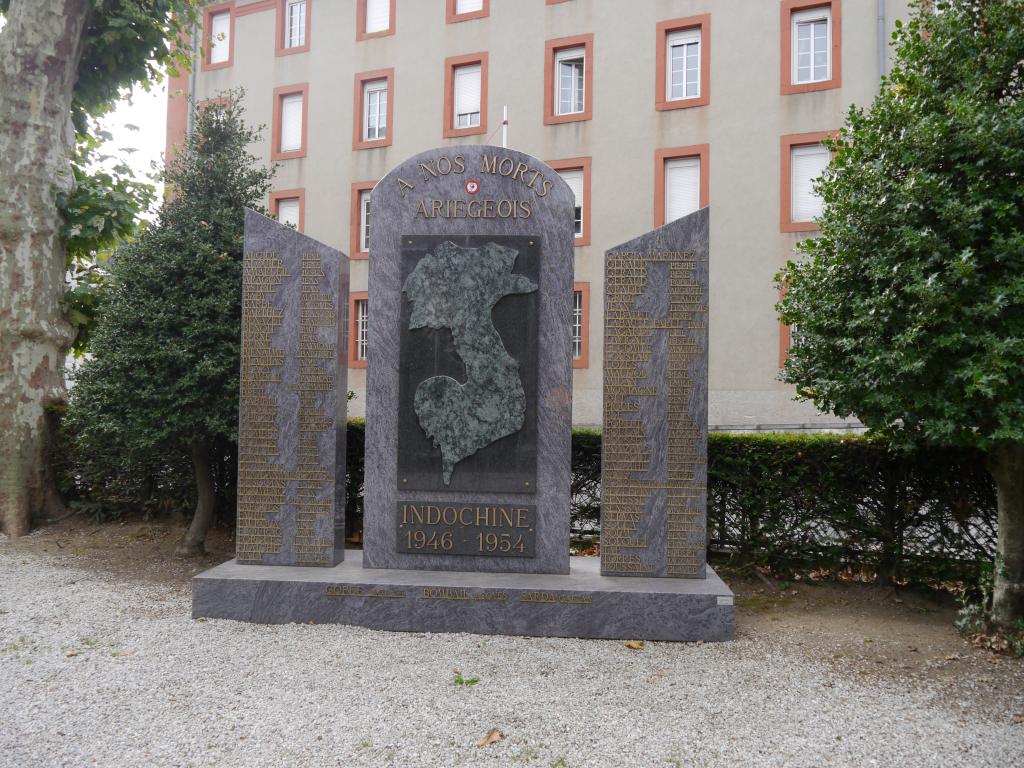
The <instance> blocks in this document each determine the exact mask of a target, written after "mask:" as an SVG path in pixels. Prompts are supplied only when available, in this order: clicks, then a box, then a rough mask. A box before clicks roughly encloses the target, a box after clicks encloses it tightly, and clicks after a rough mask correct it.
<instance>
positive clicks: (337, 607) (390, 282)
mask: <svg viewBox="0 0 1024 768" xmlns="http://www.w3.org/2000/svg"><path fill="white" fill-rule="evenodd" d="M370 205H371V207H372V209H373V211H374V221H375V222H377V224H375V228H374V230H373V232H372V233H371V242H370V252H371V254H372V255H371V257H370V276H369V332H368V357H369V361H368V362H369V374H368V385H367V397H368V399H367V426H366V470H365V483H364V487H365V503H364V526H363V528H364V537H363V538H364V550H363V551H358V550H352V551H349V552H348V553H347V555H348V556H347V557H345V558H344V560H343V561H342V562H339V563H338V564H337V565H336V566H334V567H333V568H329V569H325V568H303V567H291V568H272V567H268V566H265V565H251V564H248V563H249V562H252V561H251V560H250V559H249V558H248V557H245V558H243V557H242V556H241V553H242V551H243V550H242V549H241V548H240V550H239V553H240V557H239V558H238V559H237V560H236V561H233V562H230V563H225V564H224V565H221V566H218V567H217V568H214V569H212V570H210V571H207V572H206V573H203V574H200V575H199V576H198V577H196V579H195V580H194V582H193V615H194V616H206V617H215V618H231V619H238V620H243V621H257V622H268V623H279V622H290V621H301V622H308V621H315V622H317V623H340V624H355V625H360V626H365V627H371V628H376V629H389V630H409V631H421V632H480V633H488V634H509V635H535V636H563V637H593V638H643V639H650V640H724V639H729V638H731V637H732V634H733V623H734V619H733V615H734V614H733V611H734V608H733V601H732V593H731V592H730V591H729V589H728V588H727V587H726V586H725V585H724V584H723V583H722V581H721V580H720V579H719V578H718V577H717V576H716V575H715V574H714V572H713V571H712V570H711V569H710V568H705V565H704V552H703V547H704V540H705V534H704V521H705V512H704V509H705V507H704V484H705V478H706V421H707V416H706V412H707V402H706V398H707V321H706V318H707V264H708V214H707V211H702V212H699V213H698V214H694V215H693V216H690V217H687V218H686V219H683V220H681V221H677V222H674V223H672V224H670V225H668V226H666V227H663V228H661V229H659V230H656V231H655V232H653V233H649V234H648V235H645V236H643V237H641V238H639V239H638V240H635V241H633V242H632V243H628V244H626V245H624V246H622V247H620V248H617V249H613V251H611V252H609V254H608V255H607V262H606V265H607V266H606V268H607V270H608V278H607V279H608V287H607V291H608V293H607V296H608V298H607V301H608V304H609V306H610V312H609V318H610V320H609V325H608V327H607V328H606V333H607V334H608V338H609V344H610V346H609V350H610V352H609V357H608V363H607V365H608V371H607V373H606V387H607V391H606V398H607V400H606V407H605V413H606V419H608V420H609V421H608V425H609V432H608V437H607V439H606V440H607V445H608V447H609V449H610V453H609V454H608V456H607V457H606V463H605V466H604V471H605V479H604V484H605V486H606V489H607V490H606V494H607V502H606V504H607V508H606V512H605V516H604V520H605V525H606V526H608V529H607V531H606V533H605V536H604V538H603V546H604V547H605V553H606V554H605V561H604V563H603V564H602V563H601V562H600V561H599V559H598V558H595V557H573V558H570V556H569V504H570V498H569V489H570V439H571V405H572V400H571V398H572V378H571V376H572V370H571V345H570V308H571V306H572V303H571V302H572V286H573V262H574V258H575V257H574V252H573V233H572V220H573V207H574V201H573V196H572V192H571V190H570V189H569V188H568V186H567V185H566V184H565V183H564V182H563V181H562V180H561V178H560V177H559V176H558V174H557V173H556V172H555V171H554V170H552V169H551V168H550V167H548V166H547V165H546V164H544V163H543V162H541V161H539V160H537V159H536V158H533V157H530V156H528V155H524V154H522V153H520V152H515V151H512V150H508V149H502V148H498V147H490V146H471V147H469V146H465V147H448V148H444V149H437V150H432V151H429V152H425V153H423V154H420V155H417V156H416V157H413V158H411V159H410V160H407V161H406V162H404V163H402V164H401V165H399V166H398V167H397V168H395V169H394V170H392V171H391V173H389V174H388V175H387V176H386V177H385V178H384V179H383V180H382V181H381V182H380V183H379V184H378V185H377V187H376V188H375V189H374V191H373V193H372V197H371V203H370ZM380 222H383V224H381V223H380ZM247 250H248V249H247ZM255 250H259V251H263V250H268V251H269V250H271V249H270V248H263V247H262V246H261V247H259V248H254V251H255ZM262 270H266V274H267V275H268V276H267V277H266V278H261V279H265V280H267V281H269V282H271V283H273V282H274V281H276V280H277V279H278V278H277V277H276V275H277V274H278V272H277V270H276V268H273V265H261V267H260V271H259V274H260V275H261V276H262V275H263V274H264V273H263V271H262ZM247 286H248V283H247ZM247 290H248V288H247ZM259 290H260V291H262V292H267V291H268V290H270V289H268V288H266V287H262V284H261V287H260V289H259ZM275 290H276V289H275ZM274 295H275V297H276V296H278V295H279V294H276V293H275V294H274ZM280 295H281V296H283V293H282V294H280ZM247 296H248V294H247ZM264 301H265V299H264ZM292 302H293V303H292V304H291V305H290V310H289V309H288V308H285V307H283V305H279V304H276V303H274V304H273V306H274V307H275V310H276V313H275V312H271V311H269V310H267V309H266V307H264V306H263V305H260V307H261V309H260V314H261V315H265V316H267V317H268V318H269V320H268V322H281V323H282V325H284V324H285V323H284V321H280V320H276V319H275V318H277V316H278V313H281V312H283V313H284V314H285V315H287V314H288V311H291V312H293V313H296V312H298V309H297V307H298V303H297V302H298V300H297V299H292ZM272 303H273V302H272ZM247 306H248V305H247ZM268 333H269V332H268ZM275 333H276V332H275ZM274 338H277V336H276V335H275V336H274ZM341 343H342V345H344V340H343V341H342V342H341ZM318 349H319V348H318ZM277 351H278V350H277V349H276V348H267V349H263V351H262V352H260V353H259V354H257V355H256V359H257V361H263V362H262V363H260V362H256V363H254V365H261V364H262V365H268V366H271V367H272V368H273V367H274V366H276V367H277V369H279V370H288V366H287V360H288V357H287V354H288V353H287V352H286V353H285V358H284V359H285V362H284V363H282V362H280V360H281V358H280V357H278V356H275V354H276V352H277ZM338 351H339V352H340V351H342V350H341V349H339V350H338ZM341 359H344V356H343V355H342V358H341ZM278 378H281V379H282V380H283V381H290V379H288V377H287V376H283V375H282V376H280V377H275V374H273V373H270V374H267V375H266V379H267V380H266V381H265V382H264V381H261V382H259V384H260V387H262V388H265V390H261V391H267V392H270V393H275V392H277V390H276V389H275V387H280V386H281V385H280V383H279V382H278V381H277V379H278ZM243 386H245V385H243ZM257 394H259V391H258V392H257ZM244 397H245V392H244V391H243V408H244ZM272 399H273V396H271V400H272ZM318 402H319V401H318ZM265 405H266V404H265V403H264V406H265ZM263 418H264V419H265V420H266V419H267V417H263ZM297 421H301V419H297ZM279 422H280V423H281V424H284V423H286V420H282V419H279ZM289 423H290V422H289ZM309 423H310V424H312V423H314V422H309ZM315 423H316V424H321V423H322V422H319V421H316V422H315ZM262 428H268V427H261V429H262ZM259 434H260V435H263V434H264V433H262V432H261V433H259ZM267 434H269V433H267ZM292 434H293V433H288V435H289V436H288V437H285V435H284V433H282V436H281V438H280V439H279V440H278V445H279V446H280V447H279V449H276V452H278V453H281V454H282V456H290V455H291V454H289V453H287V450H291V448H290V447H291V446H293V444H292V443H290V442H289V440H291V439H292V437H291V436H290V435H292ZM271 437H272V435H271ZM295 439H296V440H303V439H307V427H306V422H302V423H301V424H300V427H299V429H298V436H297V437H295ZM296 444H298V445H300V446H301V445H304V444H306V443H305V442H299V443H296ZM319 444H320V445H323V444H324V443H323V441H322V440H321V441H320V443H319ZM261 445H262V447H261V448H260V450H261V451H262V452H263V453H262V454H259V456H260V458H259V461H260V463H259V464H258V467H259V473H258V474H254V475H252V476H251V477H253V478H257V479H259V481H260V482H261V483H263V484H264V485H266V486H267V487H268V488H269V490H263V489H261V490H258V491H256V492H255V498H256V500H257V502H258V503H260V504H266V505H270V504H271V502H273V503H278V502H279V498H278V496H277V495H276V494H278V491H279V488H281V487H284V488H285V489H288V488H290V487H291V486H289V485H288V484H289V483H291V482H293V481H292V479H291V478H292V475H290V474H287V473H288V472H290V471H291V470H288V469H284V470H281V480H280V483H283V485H281V484H279V483H278V476H277V475H276V474H273V473H271V472H269V471H266V470H264V469H263V465H264V464H265V463H273V464H274V465H275V466H276V465H277V464H280V463H282V461H281V460H280V459H274V458H273V457H272V456H271V454H273V453H275V450H272V443H271V444H261ZM257 453H258V452H257ZM323 455H324V454H321V456H323ZM274 471H275V472H276V471H277V470H276V469H275V470H274ZM316 479H317V480H319V479H321V477H320V476H319V475H317V476H316ZM337 479H338V482H340V483H343V482H344V469H343V467H342V468H340V469H339V472H338V478H337ZM310 485H312V482H310ZM295 487H296V488H298V487H305V486H303V485H301V484H300V485H297V486H295ZM325 489H326V485H319V486H317V493H319V494H320V496H316V498H321V497H322V495H323V493H324V491H325ZM285 492H287V490H286V491H285ZM272 494H274V495H273V496H272V498H270V497H271V495H272ZM264 497H268V498H266V499H264ZM343 506H344V505H343V501H340V502H339V508H343ZM286 508H287V507H286ZM241 509H242V508H241V507H240V517H239V520H240V523H239V525H240V528H239V531H240V534H241V531H242V528H241V520H242V518H241V514H242V513H241ZM275 509H276V507H275ZM293 509H297V507H293ZM260 510H261V511H262V510H263V507H260ZM262 514H263V515H264V517H267V516H268V515H267V512H265V511H264V512H262ZM280 517H282V518H284V519H290V518H288V517H287V515H284V514H282V515H280ZM271 518H272V519H277V518H273V516H272V515H271ZM264 527H265V526H264ZM289 530H290V529H289ZM258 535H260V536H268V535H269V534H268V533H266V532H264V528H260V529H259V531H258ZM250 536H251V534H250ZM282 540H283V539H282ZM240 541H241V538H240ZM249 541H251V539H247V542H249ZM275 541H276V539H275ZM286 551H287V552H288V553H289V556H291V557H293V558H295V550H294V547H293V548H292V549H288V550H286ZM246 553H247V554H248V553H249V550H246ZM339 559H340V558H339ZM292 562H293V563H294V564H296V565H297V564H298V563H297V560H295V559H293V561H292ZM304 564H312V563H304ZM664 577H672V578H664Z"/></svg>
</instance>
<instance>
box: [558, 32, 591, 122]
mask: <svg viewBox="0 0 1024 768" xmlns="http://www.w3.org/2000/svg"><path fill="white" fill-rule="evenodd" d="M576 59H579V60H580V67H579V80H578V83H577V82H576V80H575V77H574V82H573V84H572V85H573V88H572V90H571V91H570V93H571V96H570V99H569V101H570V104H569V108H568V109H566V110H564V111H563V109H562V66H563V65H564V64H569V63H570V62H575V60H576ZM573 66H575V65H573ZM554 70H555V75H554V78H553V79H554V81H555V92H554V94H552V95H553V96H554V100H555V114H556V115H558V116H561V115H579V114H582V113H583V112H586V110H587V47H586V46H585V45H580V46H573V47H572V48H560V49H558V50H556V51H555V62H554ZM577 99H578V102H577Z"/></svg>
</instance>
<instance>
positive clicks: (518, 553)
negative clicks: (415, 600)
mask: <svg viewBox="0 0 1024 768" xmlns="http://www.w3.org/2000/svg"><path fill="white" fill-rule="evenodd" d="M396 521H397V524H398V537H397V542H398V551H399V552H410V553H414V554H421V555H422V554H428V555H430V554H433V555H478V556H479V555H485V556H492V557H534V556H535V555H536V548H537V547H536V544H537V508H536V507H535V506H532V505H525V504H502V505H496V506H487V505H481V504H477V505H460V506H454V505H451V504H446V503H445V502H435V503H430V502H426V503H424V502H415V503H410V502H405V501H400V502H398V514H397V517H396Z"/></svg>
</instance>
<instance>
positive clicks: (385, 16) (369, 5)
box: [360, 0, 391, 35]
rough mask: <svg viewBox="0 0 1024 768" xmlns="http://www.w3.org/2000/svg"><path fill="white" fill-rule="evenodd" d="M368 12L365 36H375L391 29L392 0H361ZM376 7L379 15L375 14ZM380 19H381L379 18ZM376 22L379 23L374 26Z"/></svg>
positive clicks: (364, 29) (365, 20)
mask: <svg viewBox="0 0 1024 768" xmlns="http://www.w3.org/2000/svg"><path fill="white" fill-rule="evenodd" d="M360 2H362V3H364V8H365V10H366V15H365V18H364V19H363V25H364V26H363V34H367V35H375V34H377V33H378V32H387V31H388V30H389V29H391V0H360ZM375 5H376V10H377V13H376V14H375V13H373V11H374V10H375V8H374V6H375ZM378 17H379V18H378ZM374 22H377V23H376V24H374Z"/></svg>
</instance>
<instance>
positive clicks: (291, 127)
mask: <svg viewBox="0 0 1024 768" xmlns="http://www.w3.org/2000/svg"><path fill="white" fill-rule="evenodd" d="M302 100H303V96H302V94H301V93H290V94H288V95H287V96H282V97H281V147H280V151H281V152H298V151H299V150H301V149H302V112H303V109H302Z"/></svg>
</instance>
